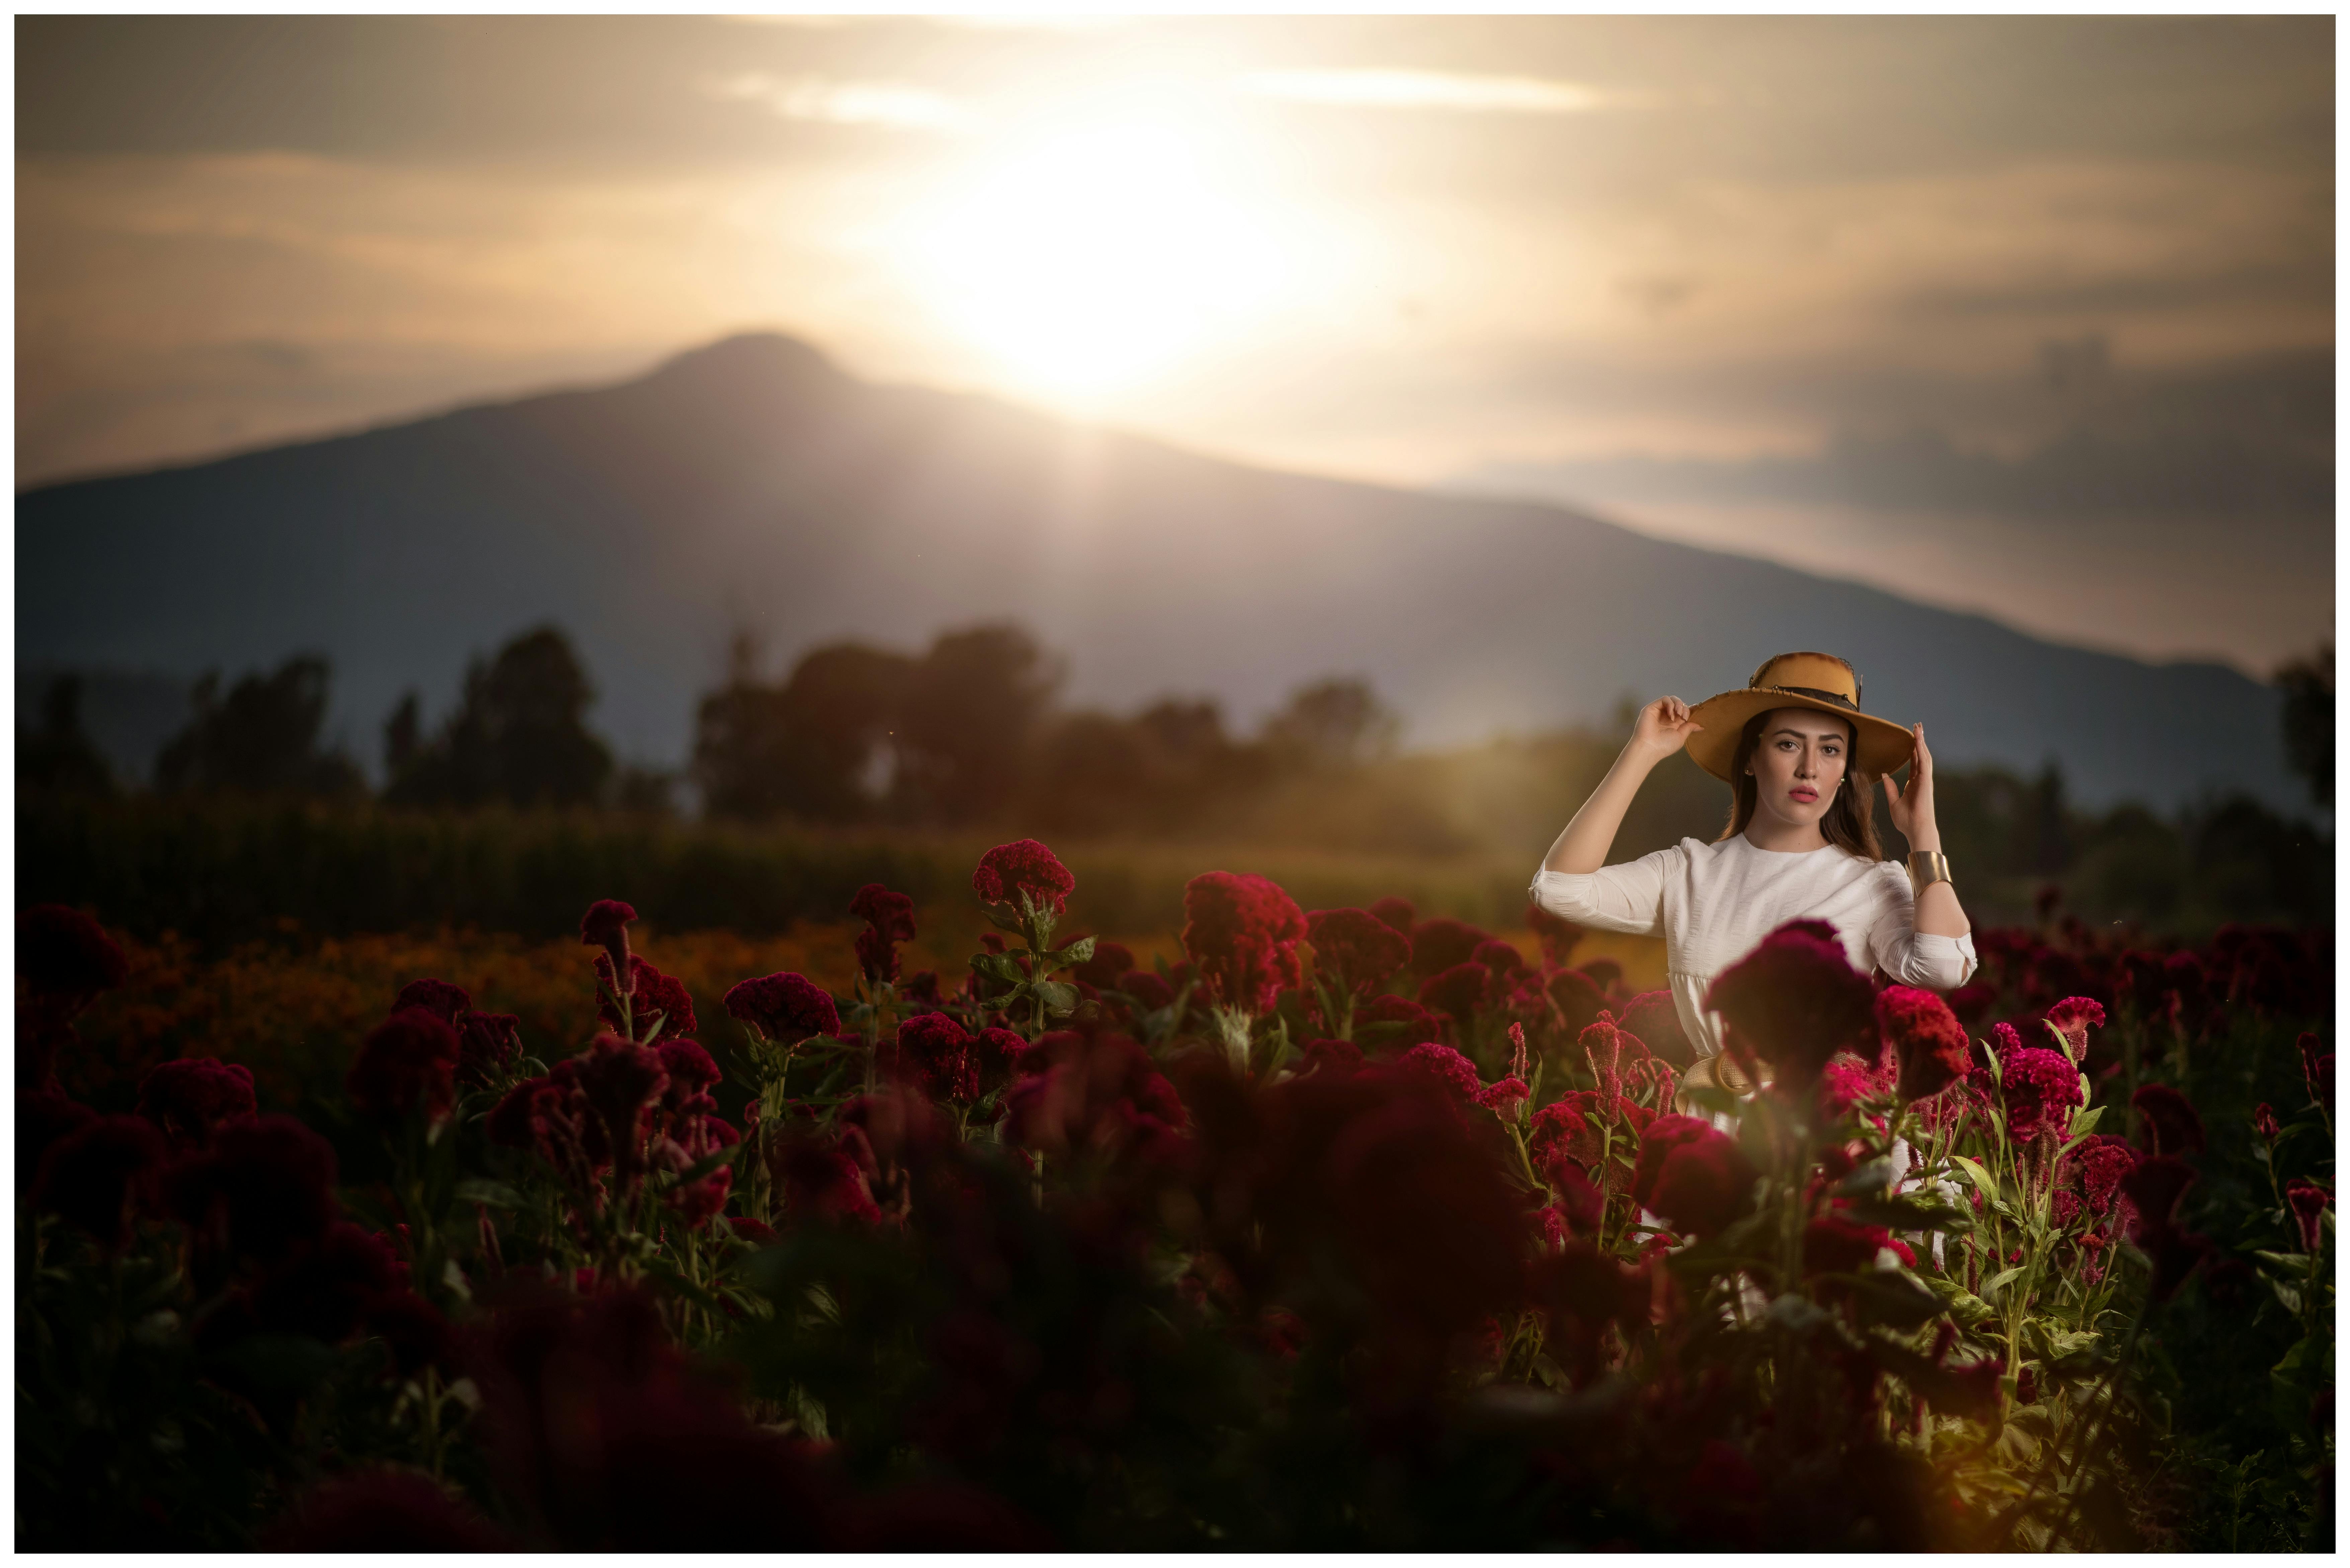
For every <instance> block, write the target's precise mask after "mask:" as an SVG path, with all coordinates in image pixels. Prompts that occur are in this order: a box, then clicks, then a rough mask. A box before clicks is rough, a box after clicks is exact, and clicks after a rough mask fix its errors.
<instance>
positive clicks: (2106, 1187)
mask: <svg viewBox="0 0 2350 1568" xmlns="http://www.w3.org/2000/svg"><path fill="white" fill-rule="evenodd" d="M2064 1164H2065V1168H2066V1169H2067V1170H2068V1171H2069V1172H2070V1173H2071V1175H2072V1179H2074V1182H2075V1183H2077V1184H2078V1186H2079V1187H2080V1189H2081V1200H2082V1201H2083V1202H2084V1203H2085V1204H2087V1205H2088V1208H2089V1212H2090V1213H2092V1214H2096V1215H2103V1214H2104V1213H2105V1212H2106V1210H2109V1209H2111V1208H2112V1207H2113V1202H2114V1193H2115V1191H2116V1189H2118V1188H2119V1187H2120V1186H2121V1181H2122V1178H2123V1177H2125V1176H2127V1175H2128V1174H2129V1173H2130V1171H2131V1170H2132V1169H2134V1168H2136V1167H2137V1151H2136V1150H2135V1149H2133V1148H2131V1147H2129V1145H2128V1144H2126V1143H2125V1142H2123V1141H2122V1140H2121V1139H2120V1138H2117V1137H2108V1136H2106V1135H2103V1134H2100V1135H2099V1136H2097V1137H2094V1138H2091V1139H2090V1140H2089V1141H2088V1142H2087V1143H2085V1144H2083V1145H2082V1146H2081V1147H2078V1148H2076V1149H2074V1151H2073V1152H2072V1153H2071V1154H2069V1155H2067V1156H2065V1158H2064Z"/></svg>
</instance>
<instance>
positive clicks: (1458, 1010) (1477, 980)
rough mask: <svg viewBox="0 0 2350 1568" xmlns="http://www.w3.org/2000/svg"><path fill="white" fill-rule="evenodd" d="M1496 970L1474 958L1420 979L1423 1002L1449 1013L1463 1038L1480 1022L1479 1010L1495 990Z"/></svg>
mask: <svg viewBox="0 0 2350 1568" xmlns="http://www.w3.org/2000/svg"><path fill="white" fill-rule="evenodd" d="M1492 985H1493V972H1492V971H1491V970H1489V969H1487V968H1486V967H1485V966H1484V965H1483V964H1482V963H1479V962H1477V961H1475V960H1474V959H1468V960H1464V961H1461V962H1460V963H1456V964H1454V965H1453V966H1452V967H1451V969H1448V970H1443V971H1439V972H1438V973H1436V974H1432V975H1430V976H1429V977H1428V979H1426V980H1425V981H1421V982H1420V987H1419V1004H1420V1005H1421V1006H1422V1007H1425V1008H1428V1009H1430V1010H1431V1011H1433V1012H1442V1013H1446V1014H1449V1015H1450V1016H1451V1019H1452V1022H1453V1023H1454V1025H1455V1027H1457V1028H1458V1029H1459V1031H1460V1037H1461V1039H1463V1040H1465V1039H1467V1038H1468V1036H1469V1031H1470V1029H1471V1027H1473V1026H1474V1025H1475V1023H1476V1022H1477V1013H1478V1011H1479V1010H1480V1009H1481V1008H1482V1007H1483V1006H1484V1005H1485V1002H1486V1001H1487V998H1488V994H1489V993H1490V992H1491V991H1492Z"/></svg>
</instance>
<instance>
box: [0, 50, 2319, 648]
mask: <svg viewBox="0 0 2350 1568" xmlns="http://www.w3.org/2000/svg"><path fill="white" fill-rule="evenodd" d="M2333 29H2334V22H2333V19H2332V18H2331V17H2324V16H2316V17H2266V18H2221V17H2183V16H2182V17H2166V16H2156V17H1951V18H1866V17H1817V18H1788V17H1684V18H1672V17H1628V18H1627V17H1484V18H1430V17H1310V18H1274V17H1258V18H1248V17H1241V18H1205V17H1202V18H1158V19H1149V20H1132V21H1121V20H1117V19H1102V20H1090V21H1088V20H1083V19H1078V20H1069V19H1064V20H1060V21H1049V22H1046V21H1019V20H1014V19H1003V20H983V19H968V18H941V19H927V20H926V19H915V18H835V19H823V18H772V17H771V18H750V19H727V18H682V17H621V16H602V17H515V18H493V17H454V18H451V17H390V18H386V17H375V18H369V17H289V16H261V17H228V18H204V17H140V18H120V17H20V18H18V19H17V21H16V43H17V50H16V68H17V84H16V85H17V99H16V102H17V125H16V131H17V163H16V174H17V186H16V221H17V227H16V247H17V248H16V263H17V273H16V278H17V296H16V305H17V404H16V407H17V415H16V418H17V427H16V477H17V483H18V485H19V487H20V488H21V487H24V486H26V485H28V484H33V483H42V482H45V481H47V480H52V479H57V478H60V477H68V476H72V475H78V474H85V473H91V472H106V471H112V470H119V469H122V468H126V467H137V466H142V465H151V464H154V463H158V462H171V461H182V460H187V459H191V458H197V457H202V456H206V455H211V454H214V453H218V452H224V451H230V450H235V449H239V448H245V447H251V446H255V445H262V444H269V443H273V442H276V441H284V440H290V439H296V438H298V437H301V436H306V435H312V434H318V433H324V432H328V431H339V430H346V429H350V428H354V427H357V426H361V425H365V424H370V423H379V422H384V421H390V420H394V419H397V418H401V417H406V416H410V415H413V414H416V413H419V412H422V411H427V410H436V409H440V408H445V407H448V406H452V405H454V404H457V403H461V402H465V401H472V400H482V399H485V398H500V397H510V396H514V395H517V394H521V393H525V392H528V391H533V390H536V389H543V388H546V387H549V386H555V385H570V384H580V383H585V382H593V381H601V380H608V379H617V378H619V377H624V376H627V375H630V374H634V373H637V372H639V371H640V370H642V369H646V368H648V367H649V366H650V365H651V364H653V363H655V362H657V361H659V360H660V359H661V358H666V357H667V356H669V355H671V354H673V353H675V352H677V351H679V350H681V349H683V348H689V347H691V346H694V345H696V344H699V343H703V342H707V341H709V340H711V339H712V338H715V337H721V336H723V335H725V334H727V333H730V332H734V331H739V330H743V329H749V328H779V329H781V330H785V331H788V332H792V333H794V334H796V335H798V336H801V337H805V338H806V339H807V340H808V341H810V342H812V343H815V344H816V345H818V346H819V347H821V348H823V349H824V350H825V351H826V352H827V353H828V354H830V355H831V356H833V357H834V358H836V359H837V360H838V361H839V362H840V363H841V364H842V365H844V366H845V367H847V369H851V370H853V371H855V372H857V373H858V374H861V375H865V376H868V377H870V378H873V379H881V380H889V381H900V382H916V383H921V384H926V385H932V386H941V387H948V388H955V389H970V390H975V391H983V392H988V393H993V394H994V395H998V396H1001V397H1004V398H1008V399H1012V400H1017V401H1020V402H1023V403H1026V404H1029V405H1033V406H1036V407H1041V408H1045V409H1047V410H1053V411H1055V412H1058V413H1061V414H1065V415H1066V416H1069V417H1072V418H1076V419H1079V420H1084V421H1094V422H1098V423H1103V424H1108V425H1113V426H1116V427H1118V428H1122V429H1127V430H1132V431H1140V432H1144V433H1147V434H1150V435H1153V436H1157V437H1160V438H1163V439H1165V440H1168V441H1174V442H1177V443H1180V444H1182V445H1185V446H1188V447H1191V448H1195V449H1198V450H1201V451H1205V452H1212V453H1215V454H1218V455H1222V456H1227V457H1232V458H1236V459H1240V460H1243V461H1246V462H1254V463H1260V464H1263V465H1266V466H1270V467H1277V468H1284V469H1293V470H1301V471H1307V472H1320V473H1329V474H1338V475H1344V476H1350V477H1357V478H1363V479H1369V480H1375V481H1378V482H1381V483H1399V484H1408V485H1428V486H1438V487H1445V488H1451V489H1461V490H1472V491H1479V492H1484V493H1506V494H1514V495H1531V496H1537V497H1541V498H1545V499H1552V500H1557V501H1561V502H1565V503H1568V504H1576V505H1580V506H1582V507H1584V508H1586V509H1587V510H1589V511H1592V512H1594V513H1595V514H1598V515H1601V516H1604V517H1607V518H1609V519H1611V520H1614V521H1617V522H1621V523H1624V524H1627V525H1628V526H1633V527H1637V528H1640V529H1643V530H1644V531H1648V532H1650V533H1655V534H1659V535H1666V536H1669V537H1675V538H1680V539H1686V540H1690V541H1693V542H1697V543H1700V544H1704V545H1709V546H1711V547H1716V548H1721V549H1728V550H1734V551H1737V552H1740V553H1742V554H1749V555H1758V556H1768V557H1770V558H1773V559H1777V560H1782V561H1785V562H1788V563H1790V564H1793V565H1795V566H1801V567H1804V569H1806V570H1811V571H1815V572H1819V573H1822V574H1823V575H1827V576H1839V577H1846V578H1852V579H1856V580H1860V581H1865V582H1869V583H1872V584H1876V585H1877V586H1881V587H1888V588H1891V589H1893V590H1894V591H1896V592H1900V593H1905V594H1908V595H1909V596H1910V597H1915V598H1918V599H1922V600H1926V601H1929V602H1932V603H1935V604H1938V605H1943V606H1949V607H1960V608H1967V609H1974V610H1979V611H1981V612H1982V613H1985V614H1989V615H1991V616H1994V617H1995V618H1999V619H2001V620H2003V621H2005V622H2007V623H2008V624H2011V625H2014V626H2017V627H2020V628H2022V629H2025V630H2027V631H2031V632H2033V633H2036V634H2038V635H2042V636H2046V637H2052V638H2055V639H2059V640H2063V641H2066V642H2073V643H2078V644H2083V645H2086V646H2092V647H2098V648H2106V649H2116V650H2119V651H2124V652H2129V653H2133V654H2137V655H2139V656H2142V657H2147V658H2177V657H2212V658H2220V659H2226V660H2228V661H2230V662H2232V663H2234V664H2237V665H2238V666H2240V667H2241V668H2243V669H2245V670H2248V671H2251V672H2252V673H2255V674H2261V673H2265V671H2266V670H2267V669H2268V668H2269V667H2270V666H2271V665H2272V664H2273V663H2274V662H2275V661H2276V660H2277V659H2281V658H2282V657H2285V656H2286V655H2288V654H2291V653H2293V652H2295V651H2298V650H2300V649H2303V648H2306V647H2308V646H2311V645H2314V643H2315V642H2316V641H2317V639H2320V638H2322V637H2328V636H2330V635H2331V628H2332V623H2333V614H2334V604H2333V583H2334V551H2333V526H2332V492H2333V429H2334V412H2333V397H2334V374H2333V341H2334V313H2333V281H2334V242H2333V235H2334V206H2333V189H2334V156H2333V148H2334V42H2333Z"/></svg>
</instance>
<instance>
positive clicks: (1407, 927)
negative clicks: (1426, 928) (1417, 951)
mask: <svg viewBox="0 0 2350 1568" xmlns="http://www.w3.org/2000/svg"><path fill="white" fill-rule="evenodd" d="M1368 912H1369V914H1370V916H1371V918H1372V919H1375V920H1378V922H1379V923H1380V924H1381V925H1383V926H1388V927H1392V928H1393V929H1395V930H1397V931H1399V932H1400V933H1402V935H1403V936H1404V937H1405V938H1406V939H1407V940H1408V939H1409V937H1410V936H1411V928H1412V922H1413V921H1414V920H1415V919H1417V918H1418V917H1419V910H1417V909H1413V908H1412V906H1411V900H1410V899H1409V898H1399V897H1398V896H1397V895H1395V894H1393V893H1390V894H1388V896H1387V897H1386V898H1374V899H1372V900H1371V907H1370V909H1369V911H1368Z"/></svg>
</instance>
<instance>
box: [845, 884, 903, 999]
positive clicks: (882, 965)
mask: <svg viewBox="0 0 2350 1568" xmlns="http://www.w3.org/2000/svg"><path fill="white" fill-rule="evenodd" d="M848 912H849V914H850V915H852V916H854V917H855V918H856V919H860V920H863V921H864V922H865V924H866V929H865V930H863V931H862V932H860V933H858V938H857V964H858V968H859V969H860V970H862V971H864V973H865V978H866V979H868V980H869V981H873V982H874V983H876V984H880V983H882V982H884V981H894V980H896V979H897V978H898V944H899V942H910V941H912V940H914V900H913V899H912V898H909V897H908V896H907V895H905V894H903V893H893V892H891V891H890V890H889V888H885V887H883V886H882V885H881V884H880V883H879V882H868V883H867V884H865V886H864V887H862V888H858V890H857V897H856V898H852V899H850V900H849V903H848Z"/></svg>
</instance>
